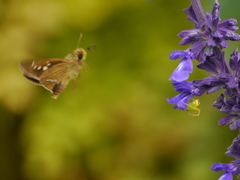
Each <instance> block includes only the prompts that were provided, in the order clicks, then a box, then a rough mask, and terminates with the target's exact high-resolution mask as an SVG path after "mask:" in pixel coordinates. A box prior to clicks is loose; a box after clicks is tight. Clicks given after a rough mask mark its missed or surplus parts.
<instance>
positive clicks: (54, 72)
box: [20, 58, 69, 98]
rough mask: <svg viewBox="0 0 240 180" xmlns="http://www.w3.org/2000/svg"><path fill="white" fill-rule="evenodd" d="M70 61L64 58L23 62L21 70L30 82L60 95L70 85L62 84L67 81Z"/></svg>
mask: <svg viewBox="0 0 240 180" xmlns="http://www.w3.org/2000/svg"><path fill="white" fill-rule="evenodd" d="M68 61H69V60H67V59H64V58H56V59H42V60H37V61H23V62H21V63H20V68H21V69H22V70H23V75H24V76H25V77H26V78H27V79H28V80H30V81H31V82H33V83H35V84H37V85H41V86H43V87H44V88H46V89H47V90H49V91H51V92H52V93H53V95H59V94H60V93H61V92H62V91H63V90H64V88H65V87H66V85H67V83H68V82H67V83H63V82H62V81H64V80H65V81H66V79H67V73H68ZM65 81H64V82H65ZM55 91H56V92H55ZM55 98H56V97H55Z"/></svg>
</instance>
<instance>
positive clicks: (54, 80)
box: [19, 34, 87, 99]
mask: <svg viewBox="0 0 240 180" xmlns="http://www.w3.org/2000/svg"><path fill="white" fill-rule="evenodd" d="M81 37H82V34H80V37H79V42H80V39H81ZM86 57H87V53H86V51H85V49H83V48H77V49H75V50H74V51H73V52H72V53H70V54H68V55H67V56H66V57H65V58H52V59H40V60H35V61H22V62H20V65H19V66H20V69H21V70H22V71H23V76H24V77H25V78H27V79H28V80H29V81H31V82H32V83H34V84H36V85H39V86H43V87H44V88H45V89H47V90H49V91H50V92H51V93H52V98H54V99H57V98H58V96H59V95H60V94H61V93H62V91H63V90H64V89H65V88H66V86H67V85H68V83H69V81H70V80H71V79H75V78H76V77H77V76H78V74H79V72H80V70H81V69H82V68H83V67H84V66H85V65H86V62H85V59H86Z"/></svg>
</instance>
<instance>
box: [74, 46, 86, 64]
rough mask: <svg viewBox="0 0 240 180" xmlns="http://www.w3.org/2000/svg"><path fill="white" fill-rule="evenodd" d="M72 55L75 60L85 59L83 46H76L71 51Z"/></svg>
mask: <svg viewBox="0 0 240 180" xmlns="http://www.w3.org/2000/svg"><path fill="white" fill-rule="evenodd" d="M72 56H73V58H74V59H75V60H77V61H85V59H86V57H87V53H86V51H85V50H84V49H83V48H77V49H75V50H74V51H73V53H72Z"/></svg>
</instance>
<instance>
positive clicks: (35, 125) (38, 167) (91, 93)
mask: <svg viewBox="0 0 240 180" xmlns="http://www.w3.org/2000/svg"><path fill="white" fill-rule="evenodd" d="M213 2H214V1H213V0H211V1H209V0H202V3H203V7H204V9H205V10H207V11H209V12H211V9H212V6H213ZM220 3H221V4H222V6H223V7H222V9H221V15H222V16H221V17H222V19H226V18H230V17H233V18H236V19H239V18H240V17H239V13H238V9H237V7H239V1H238V0H230V1H224V0H222V1H220ZM237 3H238V5H237ZM189 5H190V1H189V0H184V1H179V0H173V1H169V0H152V1H148V0H127V1H122V0H114V1H112V0H101V1H100V0H71V1H69V0H58V1H57V0H8V1H7V0H1V1H0V55H1V61H0V179H3V180H80V179H81V180H193V179H194V180H203V179H204V180H208V179H209V180H210V179H211V180H212V179H217V178H218V177H219V176H220V174H221V173H215V172H212V171H210V166H211V164H213V163H215V162H226V163H228V162H229V161H230V160H231V158H227V157H225V156H224V152H225V151H226V149H227V147H228V146H229V145H230V144H231V141H232V139H233V138H234V137H235V136H237V132H231V131H230V130H229V128H228V127H223V126H218V125H217V121H218V120H219V118H221V117H222V116H224V115H223V114H221V113H219V112H218V111H217V109H215V108H213V107H211V104H212V103H213V102H214V101H215V99H216V98H217V97H218V95H219V93H215V94H211V95H206V96H203V97H200V101H201V105H200V109H201V115H200V116H199V117H192V116H189V115H188V114H187V112H184V111H180V110H173V106H172V105H169V104H168V103H167V102H166V98H170V97H173V96H175V95H176V92H174V90H173V87H172V86H171V82H170V81H168V78H169V76H170V75H171V73H172V71H173V70H174V69H175V68H176V66H177V64H178V63H177V62H175V61H171V60H169V53H170V52H171V51H173V50H177V49H178V50H184V49H186V48H187V47H182V46H180V45H178V43H179V41H180V38H179V37H178V36H177V34H178V33H179V32H180V31H181V30H184V29H191V28H193V25H192V24H191V23H190V22H189V21H187V19H186V17H187V15H186V14H185V13H183V11H182V9H184V8H187V7H189ZM80 32H81V33H83V38H82V41H81V47H87V46H88V45H90V44H94V45H95V46H96V50H95V51H93V52H88V57H87V60H86V61H87V63H88V66H89V69H88V70H86V69H84V70H82V71H81V75H80V78H78V80H76V81H75V82H74V81H72V82H71V83H70V84H69V86H68V87H67V88H66V89H65V91H64V92H63V93H62V94H61V95H60V97H59V98H58V99H57V100H54V99H52V98H51V94H50V92H48V91H47V90H45V89H44V88H42V87H39V86H35V85H33V84H31V83H30V82H28V81H27V80H26V79H25V78H24V77H23V76H22V74H21V72H20V70H19V69H18V64H19V62H20V61H22V60H26V59H33V60H35V59H41V58H54V57H65V56H66V55H67V54H68V53H70V52H72V51H73V50H74V49H75V48H76V45H77V41H78V37H79V33H80ZM231 44H232V45H233V46H232V50H233V49H234V48H236V47H237V46H238V45H239V43H237V42H235V43H231ZM229 53H230V51H229V52H227V54H229ZM205 76H207V74H206V73H205V72H203V71H200V70H198V69H195V71H194V73H193V74H192V75H191V77H190V79H196V78H204V77H205Z"/></svg>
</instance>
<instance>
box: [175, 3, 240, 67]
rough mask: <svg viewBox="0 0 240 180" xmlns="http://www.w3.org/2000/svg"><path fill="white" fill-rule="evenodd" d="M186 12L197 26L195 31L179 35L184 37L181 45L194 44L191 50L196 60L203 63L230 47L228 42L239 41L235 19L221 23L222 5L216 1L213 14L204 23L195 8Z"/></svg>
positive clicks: (187, 31) (207, 16) (239, 36)
mask: <svg viewBox="0 0 240 180" xmlns="http://www.w3.org/2000/svg"><path fill="white" fill-rule="evenodd" d="M184 12H185V13H186V14H188V15H189V17H188V19H189V20H190V21H192V22H193V23H194V25H195V28H194V29H191V30H184V31H182V32H180V33H179V34H178V35H179V36H180V37H182V38H183V39H182V40H181V42H180V44H181V45H189V44H192V46H191V47H190V50H191V51H192V52H193V54H194V55H195V57H196V59H197V60H198V61H199V62H200V63H202V62H204V61H205V60H206V57H207V56H211V55H213V54H214V52H215V51H216V52H217V51H221V50H222V49H223V48H226V47H228V46H229V44H228V42H227V40H232V41H238V40H240V35H239V34H237V33H235V32H234V31H235V30H237V29H238V28H237V27H236V26H235V25H236V24H237V21H236V20H235V19H228V20H225V21H222V22H220V5H219V3H218V1H217V0H216V1H215V4H214V7H213V10H212V14H210V13H207V14H206V17H205V20H204V21H199V20H198V19H197V15H196V13H195V11H194V10H193V7H192V6H190V7H189V8H187V9H185V10H184Z"/></svg>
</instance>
